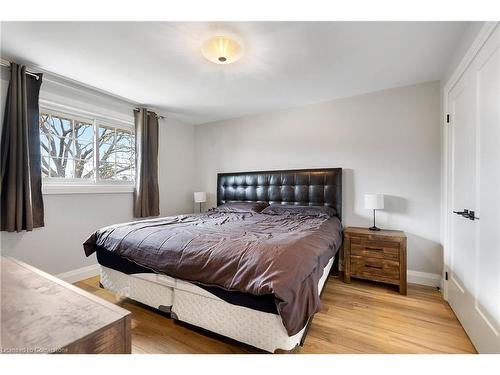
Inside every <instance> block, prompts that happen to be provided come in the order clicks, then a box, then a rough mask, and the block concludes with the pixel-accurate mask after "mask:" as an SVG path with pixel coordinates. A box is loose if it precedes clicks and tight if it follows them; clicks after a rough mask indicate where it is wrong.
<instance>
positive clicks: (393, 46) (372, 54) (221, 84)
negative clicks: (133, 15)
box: [0, 22, 468, 124]
mask: <svg viewBox="0 0 500 375" xmlns="http://www.w3.org/2000/svg"><path fill="white" fill-rule="evenodd" d="M467 26H468V23H467V22H235V23H231V22H229V23H210V22H3V23H2V25H1V27H2V30H1V31H2V33H1V34H2V35H1V50H0V51H1V55H2V57H3V58H4V59H7V60H15V61H17V62H22V63H25V64H27V65H29V66H33V67H38V68H40V69H43V70H46V71H48V72H53V73H57V74H59V75H62V76H65V77H68V78H71V79H73V80H76V81H78V82H81V83H84V84H87V85H90V86H93V87H95V88H98V89H100V90H104V91H106V92H109V93H112V94H115V95H119V96H121V97H124V98H127V99H129V100H131V101H134V102H137V103H141V104H144V105H148V106H151V107H154V108H156V109H158V110H159V111H160V112H161V111H164V112H173V113H176V114H177V115H178V116H179V117H181V118H182V119H183V120H185V121H186V122H189V123H194V124H199V123H205V122H210V121H216V120H221V119H227V118H233V117H241V116H245V115H249V114H254V113H261V112H268V111H273V110H279V109H285V108H290V107H295V106H299V105H304V104H308V103H314V102H321V101H325V100H330V99H335V98H340V97H346V96H352V95H357V94H362V93H367V92H371V91H376V90H382V89H386V88H391V87H397V86H404V85H409V84H414V83H418V82H424V81H431V80H439V79H440V78H441V77H442V76H443V74H444V73H445V69H446V67H447V65H448V63H449V60H450V58H451V57H452V56H453V53H454V51H455V49H456V47H457V45H458V44H459V42H460V39H461V37H462V34H463V33H464V31H465V28H466V27H467ZM221 34H223V35H229V36H234V37H236V38H238V39H239V40H241V42H242V43H243V45H244V48H245V52H244V53H245V54H244V56H243V57H242V58H241V60H239V61H237V62H236V63H234V64H231V65H216V64H213V63H211V62H209V61H207V60H205V59H204V58H203V56H202V54H201V52H200V46H201V44H202V43H203V42H204V41H205V40H206V39H207V38H208V37H210V36H214V35H221Z"/></svg>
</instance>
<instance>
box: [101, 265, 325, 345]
mask: <svg viewBox="0 0 500 375" xmlns="http://www.w3.org/2000/svg"><path fill="white" fill-rule="evenodd" d="M332 265H333V258H332V259H331V260H330V262H329V263H328V264H327V266H326V267H325V269H324V270H323V276H322V277H321V279H320V280H319V283H318V291H319V293H321V291H322V290H323V287H324V285H325V283H326V280H327V279H328V275H329V274H330V269H331V268H332ZM101 284H102V286H103V287H104V288H106V289H108V290H110V291H112V292H114V293H116V294H118V295H119V296H121V297H128V298H131V299H133V300H135V301H138V302H141V303H143V304H145V305H148V306H151V307H154V308H156V309H159V310H163V311H170V312H171V313H172V316H173V317H174V318H176V319H178V320H180V321H183V322H186V323H189V324H192V325H194V326H197V327H201V328H204V329H206V330H209V331H212V332H215V333H218V334H220V335H223V336H226V337H229V338H231V339H234V340H237V341H240V342H243V343H245V344H248V345H251V346H254V347H256V348H259V349H262V350H266V351H268V352H271V353H273V352H275V351H276V350H287V351H288V350H292V349H294V348H295V347H296V346H298V345H299V344H300V342H301V340H302V336H303V335H304V333H305V331H306V327H304V328H303V329H302V330H301V331H300V332H299V333H297V334H296V335H294V336H288V334H287V332H286V329H285V327H284V326H283V322H282V321H281V317H280V316H279V315H276V314H271V313H266V312H262V311H257V310H253V309H250V308H247V307H243V306H237V305H233V304H230V303H228V302H226V301H224V300H222V299H220V298H218V297H216V296H214V295H213V294H211V293H209V292H207V291H206V290H204V289H202V288H200V287H198V286H196V285H194V284H191V283H188V282H185V281H182V280H178V279H174V278H172V277H169V276H165V275H159V274H154V273H139V274H133V275H127V274H125V273H122V272H119V271H115V270H113V269H111V268H107V267H104V266H101Z"/></svg>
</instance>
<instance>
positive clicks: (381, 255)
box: [343, 227, 406, 294]
mask: <svg viewBox="0 0 500 375" xmlns="http://www.w3.org/2000/svg"><path fill="white" fill-rule="evenodd" d="M343 255H344V256H343V269H344V282H346V283H349V282H350V281H351V277H355V278H360V279H366V280H373V281H380V282H383V283H388V284H393V285H397V286H398V287H399V293H401V294H406V235H405V233H404V232H402V231H399V230H380V231H371V230H369V229H368V228H357V227H347V228H346V229H344V254H343Z"/></svg>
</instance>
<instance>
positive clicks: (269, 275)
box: [83, 211, 342, 336]
mask: <svg viewBox="0 0 500 375" xmlns="http://www.w3.org/2000/svg"><path fill="white" fill-rule="evenodd" d="M341 241H342V235H341V224H340V221H339V220H338V219H337V218H335V217H333V218H329V219H328V218H326V217H308V216H300V215H293V216H289V215H266V214H254V213H224V212H217V211H215V212H210V213H206V214H201V215H179V216H173V217H164V218H160V219H153V220H143V221H137V222H132V223H126V224H119V225H113V226H109V227H106V228H102V229H100V230H98V231H96V232H95V233H93V234H92V235H91V236H90V237H89V239H88V240H87V241H86V242H85V243H84V245H83V247H84V250H85V254H86V255H87V256H89V255H90V254H92V253H93V252H94V251H95V249H96V247H101V248H103V249H105V250H107V251H112V252H114V253H116V254H118V255H120V256H122V257H124V258H126V259H128V260H131V261H133V262H135V263H137V264H139V265H141V266H144V267H148V268H150V269H152V270H154V271H156V272H159V273H164V274H167V275H169V276H172V277H175V278H179V279H183V280H187V281H191V282H194V283H199V284H204V285H209V286H218V287H221V288H224V289H227V290H234V291H239V292H245V293H251V294H254V295H266V294H274V296H275V299H276V307H277V310H278V312H279V313H280V315H281V317H282V320H283V324H284V326H285V328H286V329H287V332H288V334H289V335H290V336H292V335H294V334H296V333H298V332H299V331H300V330H301V329H302V328H304V326H305V325H306V323H307V321H308V320H309V318H310V317H311V316H312V315H313V314H314V313H316V312H317V311H318V310H319V308H320V301H319V296H318V282H319V279H320V278H321V276H322V273H323V268H324V267H325V266H326V264H327V263H328V261H329V260H330V259H331V257H332V256H334V255H335V252H336V250H337V249H338V248H339V247H340V244H341Z"/></svg>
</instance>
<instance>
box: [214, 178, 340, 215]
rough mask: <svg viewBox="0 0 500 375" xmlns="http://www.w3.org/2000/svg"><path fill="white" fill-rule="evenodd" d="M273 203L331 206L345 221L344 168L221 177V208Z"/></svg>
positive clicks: (219, 197) (218, 189) (218, 202)
mask: <svg viewBox="0 0 500 375" xmlns="http://www.w3.org/2000/svg"><path fill="white" fill-rule="evenodd" d="M228 202H269V204H295V205H301V206H329V207H333V208H334V209H335V210H336V211H337V216H338V217H339V219H342V168H324V169H291V170H283V171H255V172H237V173H218V174H217V205H221V204H223V203H228Z"/></svg>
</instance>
